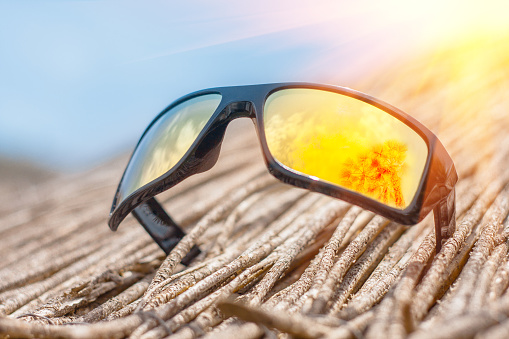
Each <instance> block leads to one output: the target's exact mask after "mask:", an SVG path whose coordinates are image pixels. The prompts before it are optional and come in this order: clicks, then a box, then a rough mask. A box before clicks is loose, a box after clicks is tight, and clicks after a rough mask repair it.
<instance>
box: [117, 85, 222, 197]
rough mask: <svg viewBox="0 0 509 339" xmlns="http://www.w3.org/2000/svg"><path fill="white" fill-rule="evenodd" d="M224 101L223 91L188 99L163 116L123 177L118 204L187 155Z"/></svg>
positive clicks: (132, 159)
mask: <svg viewBox="0 0 509 339" xmlns="http://www.w3.org/2000/svg"><path fill="white" fill-rule="evenodd" d="M220 102H221V95H220V94H207V95H202V96H199V97H196V98H193V99H190V100H187V101H185V102H183V103H181V104H179V105H177V106H175V107H173V108H172V109H170V110H169V111H168V112H166V113H164V114H163V115H162V116H160V117H159V118H158V119H157V121H156V122H154V124H153V125H152V126H151V127H150V129H149V130H148V131H147V133H145V135H144V136H143V139H142V140H141V141H140V143H139V145H138V147H137V148H136V150H135V152H134V154H133V156H132V158H131V161H130V162H129V165H128V166H127V169H126V171H125V174H124V178H123V179H122V183H121V185H120V189H119V196H118V198H117V205H118V204H119V203H120V202H122V200H124V199H125V198H126V197H127V196H129V195H130V194H131V193H133V192H134V191H136V190H137V189H138V188H140V187H142V186H144V185H146V184H148V183H149V182H151V181H153V180H155V179H157V178H159V177H160V176H162V175H163V174H165V173H166V172H168V171H169V170H170V169H171V168H172V167H173V166H175V165H176V164H177V163H178V162H179V161H180V159H182V157H183V156H184V155H185V154H186V152H187V151H188V150H189V148H190V147H191V145H192V144H193V143H194V141H195V140H196V138H197V137H198V135H199V134H200V132H201V131H202V130H203V128H204V127H205V125H206V124H207V122H208V121H209V120H210V118H211V117H212V115H213V114H214V111H215V110H216V109H217V106H219V103H220Z"/></svg>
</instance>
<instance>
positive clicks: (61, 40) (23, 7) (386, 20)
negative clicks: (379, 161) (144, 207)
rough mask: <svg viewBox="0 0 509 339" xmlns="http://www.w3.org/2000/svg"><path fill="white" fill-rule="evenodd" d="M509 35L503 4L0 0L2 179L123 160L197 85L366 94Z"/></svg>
mask: <svg viewBox="0 0 509 339" xmlns="http://www.w3.org/2000/svg"><path fill="white" fill-rule="evenodd" d="M507 32H509V3H508V2H507V0H485V1H482V2H481V1H468V0H466V1H465V0H463V1H456V0H450V1H444V0H441V1H439V0H429V1H425V2H423V1H420V2H417V1H404V0H391V1H355V2H354V1H344V0H340V1H332V0H330V1H325V0H314V1H295V0H292V1H287V0H285V1H268V0H257V1H224V0H219V1H168V0H166V1H143V2H140V1H126V0H122V1H116V0H105V1H100V0H97V1H70V0H69V1H65V0H53V1H43V0H37V1H25V0H23V1H7V0H5V1H2V0H0V176H1V177H2V178H3V179H4V180H7V179H9V180H10V179H13V180H14V178H15V177H17V176H19V177H23V178H26V175H25V174H27V173H28V174H30V175H29V177H31V178H34V179H33V180H38V178H39V177H45V176H48V175H51V173H62V172H64V173H72V172H79V171H83V170H87V169H90V168H93V167H95V166H98V165H100V164H101V163H104V162H106V161H108V160H110V159H112V158H115V157H117V156H119V155H125V154H127V153H129V152H131V151H132V149H133V147H134V146H135V144H136V142H137V140H138V138H139V137H140V135H141V133H142V132H143V130H144V129H145V127H146V126H147V125H148V124H149V123H150V121H151V120H152V119H153V118H154V117H155V116H156V115H157V113H158V112H160V111H161V110H162V109H164V108H165V107H166V106H167V105H168V104H170V103H171V102H172V101H173V100H175V99H176V98H178V97H179V96H181V95H184V94H187V93H189V92H192V91H195V90H199V89H203V88H208V87H216V86H227V85H241V84H255V83H268V82H283V81H284V82H286V81H306V82H319V83H332V84H336V85H342V86H347V87H352V88H355V89H359V90H363V88H362V86H361V85H359V83H360V80H361V79H362V78H363V77H365V76H366V75H367V74H372V73H373V72H375V71H377V70H380V69H384V68H394V67H396V66H397V65H398V63H399V62H401V60H407V59H408V58H409V57H413V56H418V55H420V54H422V53H425V52H426V51H429V50H432V49H434V48H436V47H437V46H447V45H449V44H452V43H455V42H456V41H457V40H459V39H462V40H465V39H467V40H468V39H469V38H472V41H479V40H482V39H483V38H482V37H485V36H490V37H494V36H497V35H500V36H501V37H503V36H507ZM507 43H508V46H509V41H508V42H507ZM486 62H488V61H486ZM372 94H375V93H372ZM381 99H382V100H386V101H389V102H390V100H389V98H381ZM393 104H395V105H396V106H397V103H393ZM402 108H403V109H404V107H402ZM409 113H410V114H412V112H409ZM120 175H121V173H119V177H120ZM23 180H25V179H23Z"/></svg>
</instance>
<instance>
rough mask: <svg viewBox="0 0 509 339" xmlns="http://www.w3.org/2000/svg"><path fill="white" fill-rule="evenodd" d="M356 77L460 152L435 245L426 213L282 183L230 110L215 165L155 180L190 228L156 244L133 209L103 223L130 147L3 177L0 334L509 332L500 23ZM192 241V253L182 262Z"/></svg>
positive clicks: (508, 103) (507, 140) (506, 133)
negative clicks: (416, 220)
mask: <svg viewBox="0 0 509 339" xmlns="http://www.w3.org/2000/svg"><path fill="white" fill-rule="evenodd" d="M329 82H330V83H334V84H338V85H342V84H341V82H340V79H335V78H333V77H331V79H330V81H329ZM354 87H355V89H358V90H360V91H363V92H365V93H368V94H370V95H373V96H375V97H378V98H381V99H382V100H384V101H386V102H389V103H391V104H393V105H395V106H396V107H399V108H401V109H402V110H404V111H406V112H408V113H410V114H411V115H413V116H414V117H416V118H417V119H418V120H420V121H421V122H422V123H423V124H424V125H426V126H427V127H429V128H430V129H431V130H432V131H433V132H434V133H436V134H437V135H438V137H439V138H440V139H441V141H442V142H443V144H444V145H445V147H446V149H447V150H448V151H449V153H450V154H451V156H452V157H453V159H454V162H455V164H456V167H457V170H458V174H459V176H460V180H459V182H458V184H457V188H456V192H457V213H456V218H457V229H456V232H455V233H454V235H453V237H452V238H451V239H449V240H448V241H447V243H445V245H444V246H443V248H442V251H441V252H440V253H439V254H438V255H436V256H435V255H434V245H435V244H434V233H433V232H434V230H433V218H432V216H429V217H428V218H427V219H425V220H424V221H423V222H422V223H420V224H419V225H416V226H412V227H404V226H401V225H399V224H395V223H392V222H390V221H388V220H386V219H384V218H381V217H379V216H376V215H374V214H373V213H370V212H367V211H364V210H362V209H360V208H358V207H355V206H351V205H349V204H347V203H345V202H342V201H339V200H335V199H332V198H328V197H325V196H323V195H319V194H316V193H310V192H307V191H304V190H300V189H296V188H293V187H290V186H288V185H284V184H281V183H279V182H278V181H277V180H276V179H274V178H273V177H271V176H270V175H269V174H268V173H267V170H266V168H265V166H264V164H263V160H262V157H261V154H260V149H259V145H258V142H257V139H256V133H255V131H254V128H253V127H252V126H251V125H250V122H249V121H248V122H247V124H246V123H240V122H239V123H236V122H235V123H234V125H236V126H234V127H235V128H232V130H230V131H229V133H228V135H227V138H226V139H225V142H224V144H223V150H222V155H221V157H220V159H219V162H218V163H217V165H216V166H215V167H214V168H213V169H212V170H211V171H209V172H207V173H204V174H200V175H197V176H193V177H191V178H190V179H188V180H186V181H184V182H183V183H181V184H179V185H178V186H176V187H175V188H173V189H171V190H169V191H167V192H165V193H164V194H162V195H161V196H160V201H162V202H163V203H164V205H165V207H166V208H167V209H168V211H169V212H170V213H171V214H172V215H173V216H174V217H175V219H176V220H177V221H178V222H180V223H181V224H182V225H183V226H184V227H185V229H186V232H188V235H187V236H186V237H185V238H184V239H183V241H182V242H181V243H180V244H179V245H178V246H177V247H176V248H175V249H174V251H173V252H172V253H171V254H170V255H169V256H167V257H166V256H165V255H164V253H163V252H162V251H161V250H160V249H159V248H158V247H157V245H156V244H155V243H153V242H152V240H151V239H150V238H149V236H148V235H147V234H146V233H145V232H144V230H143V229H142V227H140V226H139V225H138V224H137V223H136V222H135V220H134V219H133V218H132V217H129V218H128V219H126V220H125V222H124V223H123V224H122V225H121V226H120V228H119V231H118V232H116V233H112V232H110V230H109V229H108V227H107V225H106V220H107V216H108V210H109V206H110V204H111V198H112V196H113V193H114V191H115V188H116V184H117V183H118V179H119V177H120V175H121V172H122V170H123V168H124V166H125V164H126V159H127V158H126V157H123V158H121V159H117V160H115V161H112V162H111V163H109V164H107V165H104V166H102V167H100V168H96V169H94V170H92V171H89V172H87V173H81V174H78V175H66V176H64V175H61V176H57V177H55V178H51V179H48V180H44V181H43V182H42V183H39V184H37V185H26V186H16V185H13V184H12V183H9V180H4V181H3V182H0V184H1V185H2V186H1V189H2V195H1V196H0V239H1V247H0V337H5V338H55V337H58V338H124V337H130V338H165V337H171V338H195V337H206V338H222V339H223V338H261V337H265V338H275V337H280V338H292V337H295V338H362V337H365V338H412V339H417V338H474V337H475V338H507V337H509V320H508V316H509V292H508V289H507V288H508V285H509V260H508V235H509V219H508V212H509V185H508V183H509V45H508V44H507V39H505V40H495V39H488V38H486V37H481V38H479V39H470V40H469V42H468V43H461V42H458V43H457V45H455V46H448V47H444V48H440V49H437V50H436V51H435V52H433V53H428V54H427V55H425V56H422V57H418V58H414V59H412V60H407V61H405V62H401V63H400V65H398V67H393V68H391V69H385V70H381V71H380V72H378V73H376V74H373V75H372V76H369V77H366V78H364V79H362V81H359V82H358V83H357V84H356V85H355V86H354ZM194 244H198V245H199V246H200V248H201V249H203V253H202V255H201V256H200V257H199V258H198V259H197V260H195V261H194V262H193V264H192V265H191V266H190V267H184V266H182V265H180V264H179V262H180V259H181V258H182V257H183V256H185V254H186V253H187V251H188V250H189V248H190V247H192V246H193V245H194Z"/></svg>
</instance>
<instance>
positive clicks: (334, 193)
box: [108, 83, 458, 264]
mask: <svg viewBox="0 0 509 339" xmlns="http://www.w3.org/2000/svg"><path fill="white" fill-rule="evenodd" d="M295 88H304V89H313V90H322V91H328V92H333V93H337V94H341V95H345V96H348V97H351V98H355V99H358V100H361V101H363V102H365V103H367V104H370V105H372V106H375V107H377V108H379V109H381V110H383V111H385V112H386V113H388V114H390V115H392V116H393V117H395V118H396V119H398V120H400V121H401V122H403V123H404V124H405V125H407V126H408V127H410V128H411V129H412V130H414V131H415V132H416V133H417V134H418V135H419V136H421V138H422V139H423V140H424V142H425V143H426V145H427V148H428V154H427V159H426V163H425V166H424V170H423V173H422V176H421V179H420V182H419V185H418V188H417V190H416V194H415V196H414V198H413V200H412V202H411V203H410V204H409V205H408V206H407V207H406V208H405V209H398V208H394V207H390V206H388V205H384V204H383V203H381V202H378V201H376V200H374V199H372V198H369V197H366V196H364V195H362V194H360V193H357V192H354V191H351V190H348V189H346V188H342V187H339V186H336V185H333V184H331V183H328V182H326V181H322V180H319V179H316V178H312V177H310V176H307V175H305V174H301V173H298V172H296V171H293V170H291V169H289V168H287V167H286V166H284V165H282V164H280V163H279V162H277V161H276V160H275V159H274V157H273V156H272V154H271V153H270V151H269V148H268V145H267V141H266V138H265V130H264V121H263V109H264V106H265V102H266V99H267V98H268V97H269V96H270V95H271V94H273V93H274V92H277V91H280V90H285V89H295ZM207 94H220V95H221V101H220V103H219V105H218V107H217V108H216V110H215V112H214V113H213V115H212V116H211V118H210V119H209V121H208V122H207V124H206V125H205V127H204V128H203V130H202V131H201V132H200V133H199V134H198V136H197V138H196V140H195V141H194V142H193V144H192V145H191V147H190V148H189V150H188V151H187V152H186V154H185V155H184V156H183V157H182V158H181V159H180V160H179V162H178V163H177V164H176V165H175V166H173V167H172V168H171V169H169V170H168V171H167V172H166V173H165V174H163V175H162V176H160V177H159V178H156V179H155V180H153V181H151V182H149V183H147V184H146V185H144V186H142V187H140V188H138V189H137V190H135V191H134V192H132V193H131V194H129V195H128V196H127V197H123V200H122V201H121V202H119V201H118V200H119V192H120V188H121V187H122V182H123V179H124V176H125V173H126V171H124V175H123V176H122V179H121V180H120V183H119V185H118V188H117V192H116V194H115V198H114V200H113V205H112V208H111V213H110V220H109V222H108V223H109V226H110V228H111V229H112V230H113V231H115V230H116V229H117V228H118V225H119V224H120V222H121V221H122V220H123V219H124V218H125V217H126V216H127V215H128V214H129V213H130V212H133V215H134V216H135V217H136V219H138V221H139V222H140V223H141V224H142V225H143V226H144V227H145V229H146V230H147V231H148V232H149V234H150V235H151V236H152V237H153V238H154V240H155V241H156V242H157V243H158V244H159V245H160V247H161V248H162V249H163V250H164V251H165V252H166V253H167V254H168V253H169V252H170V251H171V249H172V248H173V247H174V246H176V244H177V243H178V241H179V240H180V239H181V238H182V237H183V236H184V235H185V233H184V232H183V231H182V230H181V229H180V228H179V227H178V225H177V224H176V223H175V222H174V221H173V219H171V218H170V217H169V216H168V214H166V212H165V211H164V209H163V208H162V206H161V205H160V204H159V203H158V202H157V201H156V200H155V198H154V196H156V195H157V194H159V193H161V192H163V191H166V190H167V189H169V188H171V187H173V186H175V185H176V184H178V183H179V182H181V181H182V180H184V179H186V178H187V177H189V176H191V175H193V174H197V173H201V172H204V171H207V170H209V169H210V168H212V166H213V165H214V164H215V163H216V161H217V158H218V156H219V151H220V148H221V144H222V141H223V137H224V134H225V131H226V127H227V125H228V124H229V123H230V122H231V121H232V120H234V119H237V118H241V117H248V118H251V119H252V120H253V122H254V124H255V126H256V130H257V132H258V139H259V141H260V145H261V147H262V153H263V157H264V160H265V163H266V165H267V168H268V170H269V172H270V173H271V174H272V175H273V176H274V177H276V178H277V179H279V180H280V181H282V182H284V183H287V184H290V185H293V186H296V187H300V188H304V189H308V190H311V191H313V192H319V193H322V194H325V195H328V196H331V197H334V198H338V199H341V200H344V201H347V202H349V203H352V204H355V205H358V206H360V207H362V208H365V209H367V210H370V211H372V212H374V213H376V214H379V215H381V216H383V217H386V218H389V219H391V220H393V221H395V222H397V223H400V224H404V225H412V224H416V223H418V222H420V221H421V220H422V219H424V217H426V216H427V215H428V214H429V212H430V211H431V210H433V211H434V216H435V232H436V240H437V242H436V250H437V253H438V252H439V251H440V248H441V245H442V242H443V241H444V240H446V239H447V238H448V237H450V236H451V235H452V233H453V232H454V229H455V193H454V186H455V184H456V182H457V180H458V175H457V173H456V170H455V167H454V163H453V161H452V159H451V157H450V156H449V154H448V153H447V151H446V150H445V148H444V147H443V145H442V143H441V142H440V141H439V140H438V138H437V137H436V136H435V135H434V134H433V133H432V132H431V131H430V130H429V129H428V128H426V127H425V126H424V125H422V124H421V123H420V122H418V121H417V120H416V119H414V118H412V117H411V116H409V115H408V114H406V113H404V112H403V111H401V110H399V109H398V108H396V107H394V106H391V105H389V104H387V103H385V102H383V101H381V100H379V99H376V98H374V97H371V96H369V95H367V94H364V93H361V92H358V91H356V90H352V89H350V88H346V87H338V86H331V85H319V84H313V83H276V84H262V85H247V86H233V87H218V88H211V89H205V90H201V91H197V92H193V93H191V94H188V95H185V96H183V97H181V98H179V99H178V100H176V101H174V102H173V103H172V104H170V105H169V106H168V107H167V108H165V109H164V110H163V111H162V112H161V113H160V114H159V115H158V116H157V117H156V118H155V119H154V120H153V121H152V122H151V123H150V125H149V126H148V127H147V128H146V130H145V132H144V133H143V135H142V136H141V138H140V140H139V141H138V144H137V146H136V148H135V149H134V151H133V154H132V155H131V159H132V157H133V155H134V153H135V152H136V150H137V148H138V146H139V144H140V143H141V141H142V140H143V138H144V136H145V135H146V134H147V132H148V131H149V130H150V128H151V127H152V126H153V125H154V123H155V122H156V121H157V120H158V119H159V118H161V117H162V116H163V115H164V114H165V113H167V112H168V111H169V110H171V109H172V108H174V107H175V106H177V105H179V104H181V103H183V102H185V101H187V100H189V99H193V98H196V97H199V96H202V95H207ZM131 159H130V160H129V163H130V162H131ZM129 163H128V166H129ZM128 166H126V170H127V168H128ZM198 254H199V249H198V248H197V247H194V248H193V249H192V250H191V253H190V254H189V255H188V256H187V257H186V258H185V259H184V260H183V263H184V264H186V263H188V262H190V261H191V260H192V259H193V258H194V257H195V256H196V255H198Z"/></svg>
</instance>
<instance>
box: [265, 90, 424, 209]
mask: <svg viewBox="0 0 509 339" xmlns="http://www.w3.org/2000/svg"><path fill="white" fill-rule="evenodd" d="M264 124H265V133H266V139H267V144H268V146H269V150H270V152H271V154H272V155H273V156H274V158H275V159H276V160H278V161H279V162H280V163H282V164H283V165H285V166H287V167H289V168H291V169H294V170H296V171H298V172H300V173H304V174H307V175H309V176H313V177H317V178H320V179H322V180H324V181H328V182H330V183H333V184H335V185H338V186H342V187H346V188H348V189H350V190H353V191H356V192H359V193H362V194H364V195H367V196H369V197H371V198H374V199H376V200H378V201H380V202H383V203H385V204H388V205H390V206H393V207H399V208H405V207H407V206H408V205H409V204H410V203H411V202H412V199H413V197H414V195H415V192H416V190H417V186H418V184H419V181H420V179H421V176H422V171H423V169H424V165H425V163H426V158H427V156H428V150H427V146H426V143H425V142H424V141H423V140H422V138H421V137H420V136H419V135H418V134H417V133H416V132H414V131H413V130H412V129H411V128H410V127H408V126H406V125H405V124H403V123H402V122H401V121H399V120H398V119H396V118H394V117H393V116H391V115H390V114H388V113H386V112H384V111H382V110H380V109H378V108H376V107H375V106H371V105H369V104H366V103H365V102H363V101H360V100H357V99H353V98H350V97H347V96H344V95H339V94H335V93H331V92H326V91H318V90H311V89H289V90H282V91H279V92H276V93H274V94H272V95H271V96H270V97H269V98H268V100H267V102H266V104H265V109H264Z"/></svg>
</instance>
